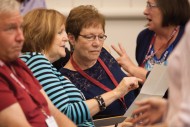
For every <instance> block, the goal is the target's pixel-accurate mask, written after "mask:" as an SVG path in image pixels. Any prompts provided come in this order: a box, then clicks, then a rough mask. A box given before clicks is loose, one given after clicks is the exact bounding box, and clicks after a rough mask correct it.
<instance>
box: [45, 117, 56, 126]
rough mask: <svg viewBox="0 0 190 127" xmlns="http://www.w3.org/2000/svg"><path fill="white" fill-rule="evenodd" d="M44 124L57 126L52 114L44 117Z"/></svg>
mask: <svg viewBox="0 0 190 127" xmlns="http://www.w3.org/2000/svg"><path fill="white" fill-rule="evenodd" d="M46 124H47V125H48V127H58V125H57V123H56V121H55V119H54V117H53V116H50V117H48V118H46Z"/></svg>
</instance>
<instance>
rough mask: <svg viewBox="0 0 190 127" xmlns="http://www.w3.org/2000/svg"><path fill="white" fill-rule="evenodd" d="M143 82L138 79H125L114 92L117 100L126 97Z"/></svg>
mask: <svg viewBox="0 0 190 127" xmlns="http://www.w3.org/2000/svg"><path fill="white" fill-rule="evenodd" d="M141 81H142V80H141V79H139V78H136V77H124V78H123V79H122V80H121V82H120V83H119V85H118V86H117V87H116V88H115V89H114V90H113V92H114V94H115V95H116V96H117V98H121V97H123V96H125V95H126V94H127V93H128V92H129V91H131V90H134V89H136V88H138V87H139V85H138V82H141Z"/></svg>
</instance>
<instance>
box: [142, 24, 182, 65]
mask: <svg viewBox="0 0 190 127" xmlns="http://www.w3.org/2000/svg"><path fill="white" fill-rule="evenodd" d="M178 29H179V26H177V27H176V28H175V29H174V30H173V32H172V33H171V35H170V37H169V39H168V41H167V47H168V45H169V42H170V41H171V40H172V39H173V37H174V36H175V34H176V33H177V30H178ZM155 40H156V34H154V36H153V38H152V40H151V43H150V45H149V48H148V51H147V53H146V55H145V59H144V60H143V62H142V64H141V67H144V65H145V63H146V62H147V61H148V60H149V59H151V58H152V57H153V56H154V55H156V53H157V52H159V51H160V50H161V49H162V48H164V46H165V45H162V46H161V47H160V48H159V49H158V50H156V51H155V52H154V53H150V51H151V48H152V47H153V45H154V43H155ZM149 53H150V55H148V54H149Z"/></svg>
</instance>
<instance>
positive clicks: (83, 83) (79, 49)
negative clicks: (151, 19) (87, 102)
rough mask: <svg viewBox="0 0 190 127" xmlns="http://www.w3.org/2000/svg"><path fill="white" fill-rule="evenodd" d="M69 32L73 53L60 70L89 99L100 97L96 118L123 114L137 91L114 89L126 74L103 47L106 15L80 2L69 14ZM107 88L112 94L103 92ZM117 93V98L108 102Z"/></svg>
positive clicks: (67, 23) (67, 21)
mask: <svg viewBox="0 0 190 127" xmlns="http://www.w3.org/2000/svg"><path fill="white" fill-rule="evenodd" d="M66 32H67V34H68V38H69V42H70V44H71V49H72V55H71V58H70V60H69V61H68V63H67V64H66V65H65V66H64V68H61V69H60V72H61V73H62V74H63V75H65V76H66V77H68V78H69V79H70V80H71V81H72V82H73V83H74V84H75V85H76V87H77V88H78V89H80V90H81V91H82V93H83V94H84V96H85V97H86V99H92V98H96V100H97V103H98V104H99V109H100V111H101V112H100V113H98V114H97V115H96V116H95V117H94V118H105V117H111V116H119V115H123V114H124V113H125V111H126V110H127V108H128V107H129V106H130V104H131V103H132V102H133V100H134V99H135V96H134V93H133V91H131V92H129V93H128V94H127V95H126V96H120V97H118V93H115V92H111V91H112V90H114V89H115V88H118V84H119V83H120V82H121V81H122V79H123V78H124V77H126V75H125V73H123V72H122V70H121V68H120V66H119V65H118V63H117V61H116V60H115V59H114V58H113V57H112V55H111V54H110V53H109V52H108V51H107V50H106V49H105V48H103V44H104V41H105V39H106V38H107V36H106V35H105V19H104V17H103V16H102V15H101V14H100V13H99V12H98V11H97V9H96V8H95V7H94V6H91V5H86V6H84V5H81V6H78V7H76V8H74V9H72V10H71V11H70V14H69V16H68V17H67V20H66ZM106 92H107V93H110V94H109V95H108V96H104V95H102V94H103V93H106ZM116 97H117V99H116V101H114V102H113V101H112V102H113V103H111V105H109V106H108V102H109V101H111V100H112V99H113V98H116ZM111 98H112V99H111ZM109 99H110V100H109Z"/></svg>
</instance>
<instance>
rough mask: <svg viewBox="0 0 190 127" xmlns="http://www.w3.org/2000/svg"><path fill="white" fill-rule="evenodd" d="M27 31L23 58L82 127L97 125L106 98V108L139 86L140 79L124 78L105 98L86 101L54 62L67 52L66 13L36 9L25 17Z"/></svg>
mask: <svg viewBox="0 0 190 127" xmlns="http://www.w3.org/2000/svg"><path fill="white" fill-rule="evenodd" d="M23 33H24V37H25V42H24V45H23V49H22V53H23V54H22V56H21V59H22V60H23V61H24V62H25V63H26V64H27V65H28V67H29V68H30V69H31V71H32V72H33V74H34V76H35V77H36V78H37V80H38V81H39V82H40V84H41V85H42V87H43V89H44V90H45V92H46V93H47V95H48V97H49V98H50V100H51V101H52V102H53V104H54V105H55V106H56V107H57V108H58V109H59V110H60V111H61V112H62V113H64V114H66V115H67V116H68V117H69V118H70V119H71V120H72V121H74V122H75V123H76V124H77V126H79V127H81V126H82V127H92V126H94V125H93V123H92V119H91V117H92V116H93V115H95V114H96V113H97V112H99V111H100V108H99V103H100V102H102V98H104V99H105V103H101V105H102V108H104V107H105V105H106V106H107V105H109V104H110V103H112V102H113V101H115V100H116V99H118V98H120V97H122V96H124V95H125V94H127V92H129V91H130V90H132V89H134V88H137V87H138V81H137V79H136V78H134V77H131V78H124V79H123V80H122V81H121V82H120V84H119V85H118V87H117V88H115V89H113V90H112V91H110V92H107V93H105V94H103V95H101V97H102V98H100V97H99V98H98V97H97V99H90V100H84V97H83V95H82V93H81V92H80V90H79V89H77V88H76V86H75V85H74V84H73V83H71V82H70V81H69V80H68V79H67V78H66V77H65V76H63V75H61V73H60V72H58V71H57V69H56V68H54V67H53V65H52V64H51V63H53V62H54V61H56V60H58V59H59V58H60V57H64V56H65V55H66V53H65V44H66V43H67V41H68V38H67V34H66V32H65V16H63V15H62V14H61V13H59V12H57V11H55V10H51V9H36V10H33V11H31V12H29V13H27V14H26V15H25V16H24V22H23ZM76 80H78V79H76ZM97 100H98V102H99V103H98V102H97Z"/></svg>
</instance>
